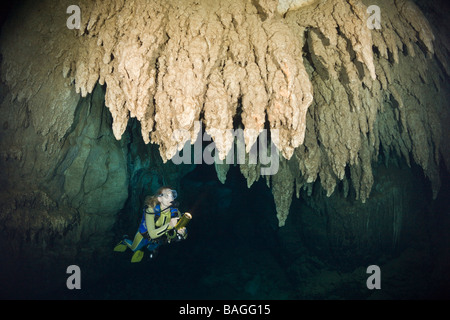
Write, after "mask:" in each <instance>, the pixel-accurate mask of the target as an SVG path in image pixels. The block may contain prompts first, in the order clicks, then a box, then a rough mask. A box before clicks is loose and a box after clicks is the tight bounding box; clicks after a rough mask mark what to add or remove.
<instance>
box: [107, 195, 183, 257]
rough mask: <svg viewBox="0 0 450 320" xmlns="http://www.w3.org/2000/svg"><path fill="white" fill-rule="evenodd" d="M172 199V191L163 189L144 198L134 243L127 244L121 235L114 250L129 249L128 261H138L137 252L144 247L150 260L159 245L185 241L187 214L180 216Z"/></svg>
mask: <svg viewBox="0 0 450 320" xmlns="http://www.w3.org/2000/svg"><path fill="white" fill-rule="evenodd" d="M176 198H177V192H176V190H172V189H171V188H170V187H167V186H164V187H161V188H159V189H158V191H157V192H156V194H155V195H153V196H147V197H146V198H145V201H144V210H143V214H142V219H141V223H140V225H139V229H138V231H137V232H136V235H135V236H134V240H133V241H131V240H130V239H128V238H127V236H124V239H123V240H122V241H120V242H119V244H118V245H117V246H116V247H115V248H114V251H117V252H124V251H126V249H127V248H130V249H131V251H133V252H134V254H133V256H132V258H131V262H140V261H141V260H142V258H143V257H144V252H143V251H142V250H141V249H143V248H144V247H147V249H148V250H149V251H150V259H153V258H155V257H156V254H157V252H158V251H157V250H158V247H159V246H160V245H162V244H166V243H171V242H172V241H180V240H184V239H186V238H187V230H186V225H187V223H188V222H189V220H190V219H191V215H190V214H189V213H188V212H186V213H185V214H184V215H181V214H180V212H179V211H178V209H177V208H176V206H177V204H176V203H175V202H174V201H175V199H176ZM180 218H181V219H180Z"/></svg>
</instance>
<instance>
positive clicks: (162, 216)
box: [139, 204, 179, 233]
mask: <svg viewBox="0 0 450 320" xmlns="http://www.w3.org/2000/svg"><path fill="white" fill-rule="evenodd" d="M143 211H144V212H143V214H142V220H141V224H140V225H139V232H140V233H146V232H147V231H148V229H147V224H146V223H145V216H146V214H147V207H144V210H143ZM150 214H154V215H155V226H156V227H161V226H163V225H165V224H167V223H169V222H170V219H172V218H177V217H179V213H178V209H177V208H172V207H170V211H169V210H167V208H166V209H164V210H163V211H162V212H161V207H160V205H159V204H157V205H156V206H155V207H154V208H153V213H150Z"/></svg>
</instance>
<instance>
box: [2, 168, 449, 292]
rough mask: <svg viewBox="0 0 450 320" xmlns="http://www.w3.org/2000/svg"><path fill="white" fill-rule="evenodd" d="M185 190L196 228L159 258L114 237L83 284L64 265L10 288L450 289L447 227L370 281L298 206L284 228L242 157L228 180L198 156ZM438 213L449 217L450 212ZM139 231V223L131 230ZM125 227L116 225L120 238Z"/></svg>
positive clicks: (298, 203) (382, 260)
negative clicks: (338, 260)
mask: <svg viewBox="0 0 450 320" xmlns="http://www.w3.org/2000/svg"><path fill="white" fill-rule="evenodd" d="M444 187H446V186H445V185H444ZM179 195H180V196H179V198H180V199H179V200H180V210H181V211H182V212H185V211H189V212H191V213H192V215H193V220H192V222H191V223H190V225H189V237H188V239H187V240H186V241H183V242H179V243H174V244H171V245H167V246H164V247H162V248H161V249H160V253H159V255H158V256H157V258H156V259H154V260H150V259H149V258H148V257H149V255H148V252H146V253H145V254H146V256H145V257H144V259H143V260H142V261H141V262H140V263H130V259H131V255H132V253H131V251H129V250H128V251H126V252H124V253H118V252H113V251H112V248H113V247H114V245H115V244H116V243H114V242H112V243H111V255H110V257H109V259H106V260H100V261H90V262H89V263H88V264H82V263H81V264H79V266H80V269H81V289H80V290H68V289H67V287H66V280H67V278H68V277H69V275H68V274H66V273H65V270H61V267H58V268H59V269H58V272H56V270H55V271H54V272H53V273H51V274H50V275H47V277H48V282H49V283H50V285H49V286H48V287H35V286H32V284H31V283H30V281H31V282H32V281H33V279H29V278H27V277H20V278H15V279H13V280H11V279H9V280H8V281H6V282H5V283H6V284H7V285H8V286H4V287H3V289H2V298H7V299H9V298H25V299H29V298H31V299H151V300H155V299H156V300H158V299H162V300H172V299H176V300H185V299H200V300H205V299H223V300H241V299H269V300H288V299H441V298H446V299H448V298H450V291H449V290H448V288H449V287H448V284H449V283H450V281H449V280H448V278H449V277H448V276H446V271H447V272H448V270H446V269H444V267H445V266H447V265H450V263H449V261H448V259H449V258H448V256H449V255H448V254H443V253H442V252H443V251H445V250H446V249H448V246H447V243H448V236H447V238H445V237H440V239H441V240H442V242H441V243H440V244H439V243H433V242H432V240H430V243H421V242H419V243H411V245H410V246H406V247H405V249H404V250H402V251H400V252H398V254H397V255H395V256H392V255H386V256H381V257H378V258H377V260H376V261H375V263H376V264H378V265H379V266H380V268H381V286H382V287H381V289H380V290H369V289H368V288H367V284H366V281H367V279H368V277H369V276H370V274H368V273H367V267H368V265H367V263H366V262H364V263H363V262H359V261H352V265H353V266H354V267H352V268H350V269H349V268H347V269H345V270H343V269H342V268H340V267H339V266H337V265H333V264H332V262H331V263H330V260H326V259H324V258H323V257H319V256H318V255H316V254H315V253H314V252H311V250H309V249H308V248H310V247H311V243H308V241H314V239H305V237H304V236H303V235H302V227H301V226H300V225H298V221H297V222H296V220H295V219H294V218H292V217H291V216H290V218H288V220H287V223H286V226H285V227H283V228H278V221H277V219H276V210H275V204H274V201H273V196H272V194H271V192H270V189H269V188H267V186H266V182H265V180H264V179H260V180H259V181H258V182H256V183H255V184H254V185H253V186H252V188H250V189H248V188H247V186H246V181H245V179H244V178H243V176H242V175H241V173H240V172H239V169H238V167H232V168H230V171H229V173H228V176H227V181H226V183H225V184H221V183H220V182H219V181H218V180H217V177H216V173H215V170H214V167H212V166H199V167H198V168H197V169H195V170H194V171H193V172H191V173H190V174H189V175H187V176H186V177H185V178H184V179H183V181H182V184H181V188H180V190H179ZM439 205H442V206H444V205H445V204H439ZM308 210H311V209H310V208H307V207H306V206H305V205H304V203H303V202H302V200H301V199H295V200H294V202H293V204H292V207H291V213H290V215H293V214H306V213H307V211H308ZM293 211H294V212H293ZM299 212H300V213H299ZM137 218H139V217H137ZM440 219H441V220H440V221H441V222H445V223H448V220H449V219H448V215H445V214H441V218H440ZM137 220H138V219H137ZM436 221H438V220H436ZM445 223H438V227H437V228H441V229H442V230H441V231H440V232H442V234H443V235H445V234H447V231H446V230H445V226H446V224H445ZM447 225H448V224H447ZM136 229H137V225H136ZM132 232H135V229H133V228H131V229H130V230H124V232H123V233H128V234H132ZM120 237H121V234H117V235H116V237H115V238H117V239H120ZM115 242H117V241H115ZM335 254H339V253H335ZM445 259H447V260H445ZM331 261H332V260H331ZM74 264H77V262H76V261H74ZM22 268H23V270H22V271H21V272H22V274H27V272H29V271H30V270H33V271H34V274H37V277H40V276H43V274H44V273H45V272H43V273H42V274H40V272H39V270H38V268H39V266H38V265H33V264H32V263H30V262H24V263H23V264H22ZM55 269H56V268H55ZM4 276H5V275H4ZM13 281H14V283H12V282H13ZM32 287H33V289H31V288H32ZM7 288H10V289H7Z"/></svg>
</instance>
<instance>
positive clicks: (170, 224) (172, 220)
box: [169, 218, 179, 228]
mask: <svg viewBox="0 0 450 320" xmlns="http://www.w3.org/2000/svg"><path fill="white" fill-rule="evenodd" d="M178 219H179V218H172V219H170V222H169V227H171V228H175V226H176V225H177V223H178Z"/></svg>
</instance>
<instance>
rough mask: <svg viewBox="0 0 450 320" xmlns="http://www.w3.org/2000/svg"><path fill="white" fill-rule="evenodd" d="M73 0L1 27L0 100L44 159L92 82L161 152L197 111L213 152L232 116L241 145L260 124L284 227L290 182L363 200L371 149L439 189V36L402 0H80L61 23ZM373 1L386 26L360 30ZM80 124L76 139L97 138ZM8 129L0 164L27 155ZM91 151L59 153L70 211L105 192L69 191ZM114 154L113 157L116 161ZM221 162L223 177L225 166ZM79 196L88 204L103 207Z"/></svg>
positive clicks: (24, 11) (251, 176) (227, 133)
mask: <svg viewBox="0 0 450 320" xmlns="http://www.w3.org/2000/svg"><path fill="white" fill-rule="evenodd" d="M71 4H72V3H70V2H68V1H65V0H63V1H58V2H57V3H56V4H55V3H54V2H53V1H49V0H47V1H40V2H39V3H35V2H31V1H30V2H26V3H25V4H24V5H23V6H21V7H19V8H18V9H17V10H16V11H14V14H15V17H14V19H10V20H9V21H7V22H6V23H5V25H4V27H3V32H2V38H1V54H2V57H3V59H2V65H1V76H2V80H3V81H4V83H5V85H6V87H7V92H8V96H7V99H6V100H5V101H4V102H3V104H2V108H5V109H6V108H8V110H14V108H12V107H11V106H12V105H15V106H17V108H16V109H15V111H13V112H17V114H15V115H14V116H11V117H14V118H15V119H19V122H20V123H21V125H23V126H24V127H25V128H28V127H29V126H31V127H32V130H34V132H36V133H38V134H40V135H41V136H42V137H44V138H39V139H40V140H39V139H37V138H36V139H37V140H38V141H39V143H40V144H37V145H36V147H37V148H38V147H39V148H42V149H43V150H44V151H46V152H47V153H45V156H44V155H43V157H47V158H51V157H52V154H54V153H55V152H56V151H57V150H58V148H60V147H61V145H63V143H64V141H67V140H65V138H66V137H67V135H68V134H70V132H72V130H73V126H74V124H75V123H76V112H75V110H76V106H77V103H78V101H79V100H80V95H81V97H83V98H84V97H87V96H88V95H89V94H91V93H93V92H94V90H95V88H96V86H97V84H100V85H105V87H106V92H105V105H106V107H107V108H108V109H109V111H110V112H111V115H112V124H111V126H112V130H113V133H114V136H115V138H116V139H117V140H120V139H121V138H122V136H123V135H124V133H125V131H126V129H127V125H128V122H129V119H130V118H136V120H138V121H139V123H140V128H141V135H142V139H143V141H144V142H145V143H155V144H158V145H159V152H160V154H161V157H162V159H163V161H164V162H166V161H167V160H169V159H171V158H172V157H173V156H174V155H175V154H176V153H177V151H179V150H181V149H182V148H183V146H184V145H185V143H186V141H189V140H191V141H192V142H193V141H195V138H196V137H197V134H198V130H199V128H198V127H196V126H195V125H194V124H195V122H196V121H198V120H201V121H202V122H203V124H204V126H205V131H206V132H207V133H208V134H209V135H210V136H211V137H212V138H213V140H214V141H215V143H216V147H217V151H218V155H219V158H220V159H224V158H225V157H226V155H227V154H228V152H229V151H230V149H231V148H232V147H233V145H234V137H233V135H232V133H231V130H232V129H236V123H235V122H236V121H238V122H239V123H238V124H237V125H238V126H239V127H242V128H243V129H244V137H245V148H246V151H247V152H249V151H250V149H251V147H252V146H253V145H254V143H255V142H256V141H257V138H258V135H259V134H260V133H261V132H262V131H263V130H264V129H269V130H270V132H271V134H272V142H273V143H274V144H275V146H276V147H277V148H278V150H279V151H280V154H281V155H282V157H283V158H282V159H281V160H280V170H279V172H278V174H276V175H274V176H266V179H267V182H268V184H269V185H271V187H272V192H273V194H274V198H275V201H276V204H277V211H278V212H277V216H278V218H279V225H280V226H282V225H284V223H285V220H286V218H287V216H288V213H289V207H290V199H291V197H292V196H293V194H294V191H296V194H298V190H300V189H301V188H306V189H311V188H312V183H314V182H315V181H320V185H321V187H323V189H324V190H325V191H326V193H327V195H328V196H330V195H331V194H333V192H334V191H335V189H336V186H337V185H338V184H340V183H343V184H346V189H347V190H348V188H349V186H351V187H352V188H354V190H355V194H356V198H357V199H360V200H361V201H362V202H364V201H365V200H366V199H367V198H369V196H370V192H371V188H372V184H373V181H374V179H373V174H372V169H371V164H372V162H373V161H377V160H378V158H379V157H380V155H382V156H383V157H384V158H389V157H392V156H398V157H403V158H404V159H405V160H406V161H408V162H410V161H414V162H415V163H417V164H419V165H420V166H421V167H422V168H423V171H424V173H425V175H426V176H427V177H428V178H429V179H430V181H431V182H432V185H433V192H434V195H436V194H437V192H438V191H439V163H440V159H441V158H444V160H445V161H448V159H449V157H448V154H444V153H445V152H448V150H450V148H449V147H448V145H447V144H448V142H447V141H446V139H445V137H443V134H444V133H445V132H446V131H445V130H447V129H445V126H444V125H443V123H441V122H442V121H444V120H445V119H448V115H447V114H448V110H447V108H446V107H447V102H446V101H448V92H446V85H447V84H446V80H445V79H448V78H447V77H448V75H449V67H448V49H449V46H448V45H447V42H446V41H445V40H444V39H441V38H439V36H438V35H436V34H435V32H434V30H433V29H432V27H431V26H430V24H429V23H428V21H427V19H426V18H425V17H424V15H423V14H422V13H421V11H420V10H419V9H418V7H417V6H416V5H415V4H414V3H413V2H411V1H407V0H395V1H394V2H392V1H387V0H374V1H370V3H369V2H368V1H361V0H350V1H344V0H317V1H306V0H305V1H270V0H259V1H258V0H254V1H245V0H242V1H235V0H225V1H206V0H187V1H185V0H183V1H182V0H170V1H167V0H164V1H163V0H154V1H143V0H131V1H124V0H113V1H108V2H105V1H99V0H97V1H80V2H79V6H80V9H81V24H80V29H79V30H77V29H73V30H71V29H68V28H67V27H66V19H67V18H68V14H67V13H66V8H67V7H68V6H69V5H71ZM369 5H376V6H378V7H379V8H380V12H381V20H380V23H381V29H373V30H371V29H370V28H368V26H367V20H368V19H369V16H370V14H369V13H368V12H367V7H368V6H369ZM36 12H39V15H38V16H37V15H36V14H35V13H36ZM30 52H33V56H32V58H31V57H30V55H29V53H30ZM441 66H442V67H441ZM2 114H7V113H5V112H2ZM20 119H22V120H20ZM11 122H12V120H4V124H3V127H4V128H5V127H6V128H7V127H8V125H9V124H11ZM16 122H17V121H16ZM8 130H10V131H11V129H8ZM16 130H19V129H16ZM30 130H31V129H30ZM4 131H7V130H4ZM16 133H17V131H16ZM13 135H14V134H13V133H11V137H12V136H13ZM86 136H87V137H88V138H87V140H86V141H84V142H83V141H79V143H84V144H86V143H87V144H89V143H90V142H89V141H92V139H95V137H94V136H90V135H89V134H86ZM16 137H18V133H17V135H16ZM97 138H98V136H97ZM14 139H17V138H11V139H2V146H5V148H3V149H2V150H5V151H2V152H3V157H2V159H3V162H6V161H9V160H10V159H13V160H12V161H19V162H20V161H27V162H29V161H30V160H29V159H28V158H26V157H27V153H26V152H27V151H26V150H23V147H21V146H20V143H18V141H17V140H16V141H13V140H14ZM66 143H67V142H66ZM122 147H123V146H122ZM122 147H120V145H117V148H118V150H119V149H121V148H122ZM74 148H75V147H74ZM90 150H91V152H92V154H91V153H89V154H88V153H86V154H85V153H80V154H78V156H77V157H76V159H75V160H74V161H73V162H70V163H69V162H64V161H62V162H60V163H62V164H64V166H65V167H64V170H61V171H60V173H61V174H63V175H64V177H65V180H64V183H63V190H64V192H63V193H64V195H65V197H67V199H69V200H68V205H70V206H73V207H75V208H78V210H81V209H80V207H78V206H81V203H85V202H81V201H80V197H83V199H84V198H85V196H86V194H89V195H90V196H91V197H93V198H97V197H98V196H99V194H101V192H103V191H99V192H100V193H99V194H97V193H95V192H94V193H93V190H91V189H90V187H87V190H84V191H83V192H84V194H81V193H79V190H81V189H80V188H81V186H82V182H81V181H79V180H78V177H79V174H80V173H81V172H85V171H83V170H82V169H81V168H84V167H86V166H88V167H89V165H88V164H87V163H88V162H86V161H87V159H88V158H89V157H92V158H93V161H103V160H99V159H98V158H95V154H96V152H100V151H95V152H94V151H92V150H93V149H92V148H91V149H90ZM121 150H123V148H122V149H121ZM74 152H75V151H74ZM80 152H81V151H80ZM83 152H85V151H83ZM102 152H108V151H107V150H106V149H103V150H102ZM117 152H119V151H117ZM120 152H123V151H120ZM120 152H119V153H110V155H109V159H110V160H111V161H112V162H113V163H115V164H116V165H117V166H119V167H121V168H122V169H123V168H124V163H123V162H122V160H119V158H120V157H121V156H119V155H120ZM115 157H119V158H115ZM44 162H45V161H44ZM107 163H110V162H107ZM107 163H105V166H106V167H107V168H108V169H109V171H111V170H112V169H113V168H111V167H110V164H107ZM448 163H449V162H447V164H448ZM258 165H259V164H257V165H255V164H243V165H241V166H242V167H241V171H242V172H243V173H244V175H245V177H246V178H247V179H248V186H251V184H252V183H253V182H254V181H256V180H258V179H259V177H260V173H259V171H258V168H260V167H258ZM49 167H51V165H49ZM217 168H220V169H218V173H219V179H220V180H221V181H225V179H226V171H227V170H226V169H227V168H226V167H221V165H217ZM92 170H94V169H92ZM49 171H50V170H49V169H48V168H47V170H45V172H47V173H48V172H49ZM109 171H108V173H105V172H91V171H89V174H88V177H95V180H96V181H91V182H92V183H91V182H89V181H86V180H84V183H85V184H86V186H87V185H89V186H94V189H95V190H103V189H98V188H102V187H101V186H104V185H105V184H107V181H108V179H110V178H111V176H110V174H111V173H110V172H109ZM44 176H45V174H44ZM125 177H126V175H122V176H121V177H120V179H119V180H120V181H122V182H124V181H125V180H126V178H125ZM42 178H43V179H44V177H42ZM115 178H117V177H115ZM111 179H113V178H111ZM8 181H9V180H8ZM112 192H113V193H114V192H115V191H112ZM60 196H61V197H62V198H64V197H63V195H62V194H61V195H60ZM62 198H61V199H62ZM119 203H120V201H119ZM119 203H115V204H114V205H112V206H111V211H114V210H117V208H119V207H120V205H119ZM122 203H123V201H122ZM83 205H84V206H85V207H84V208H82V211H83V212H94V211H96V210H98V209H99V208H92V207H90V206H89V205H85V204H83ZM104 205H105V206H107V205H108V204H106V203H105V204H104ZM100 206H103V204H101V205H100ZM113 207H114V208H113ZM102 208H103V207H102ZM119 209H120V208H119Z"/></svg>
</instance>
